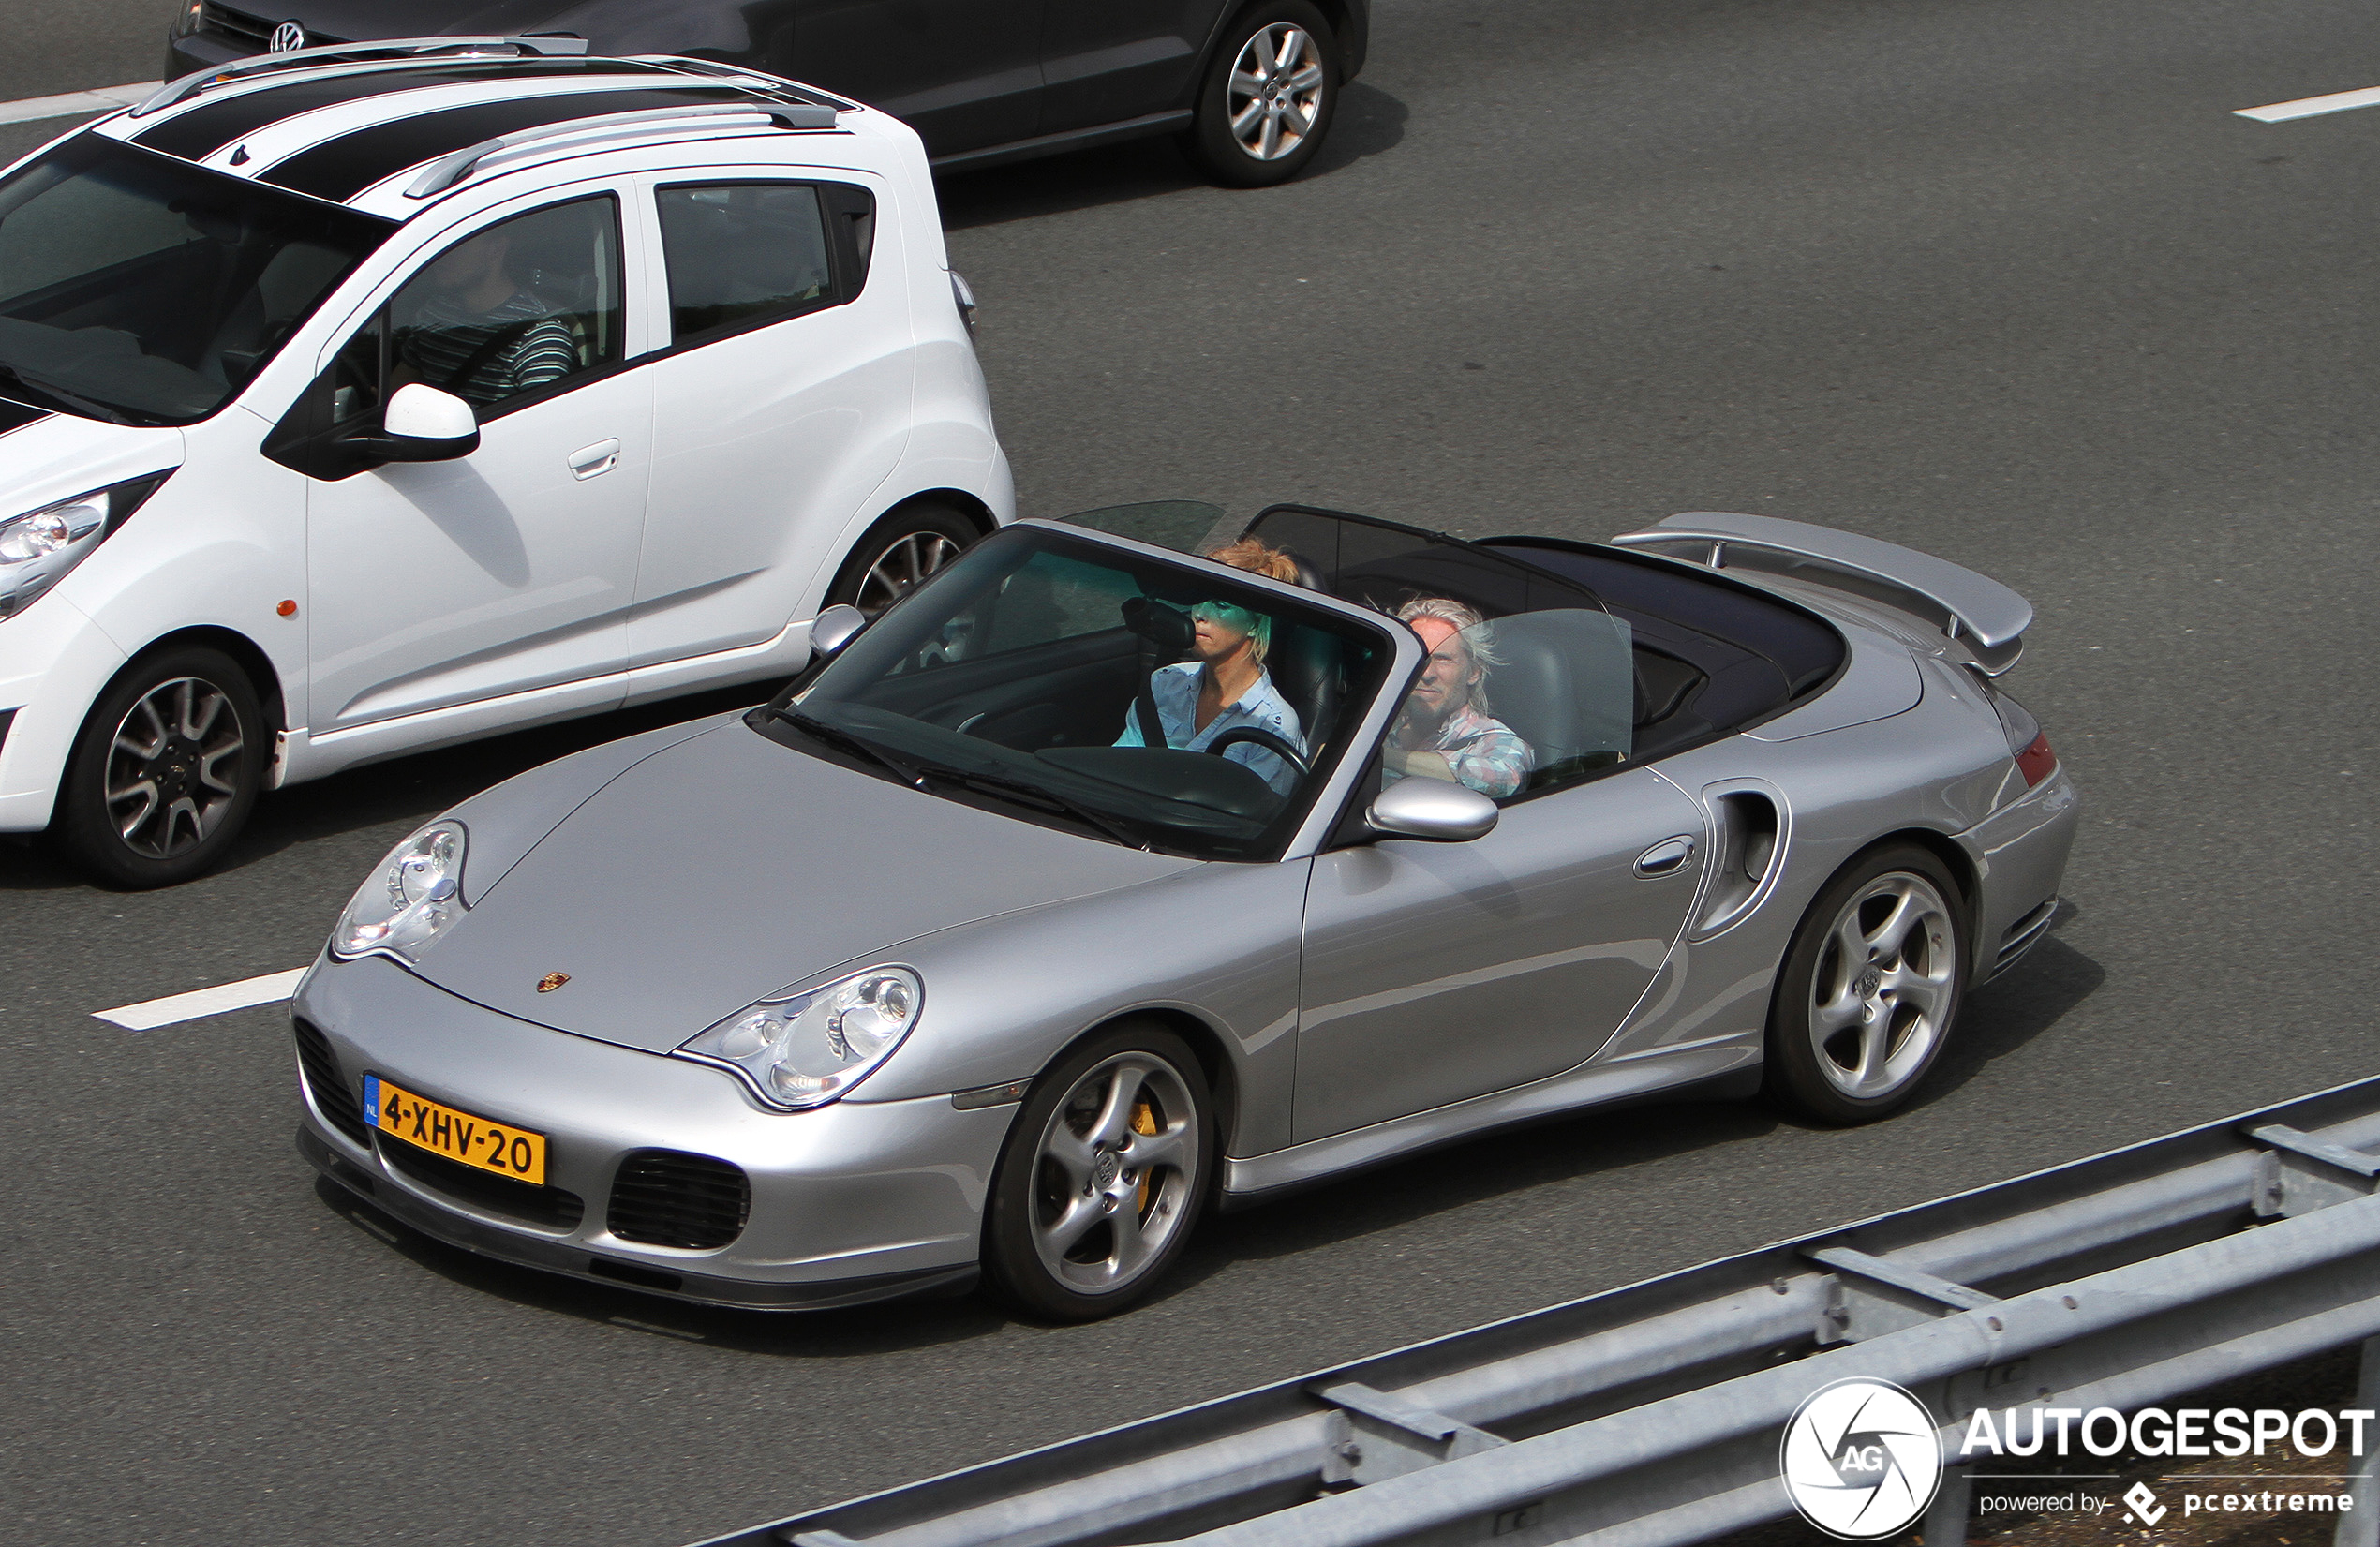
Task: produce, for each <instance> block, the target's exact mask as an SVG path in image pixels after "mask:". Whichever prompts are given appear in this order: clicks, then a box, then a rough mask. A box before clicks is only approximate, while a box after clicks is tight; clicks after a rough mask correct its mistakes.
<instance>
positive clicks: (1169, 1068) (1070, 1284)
mask: <svg viewBox="0 0 2380 1547" xmlns="http://www.w3.org/2000/svg"><path fill="white" fill-rule="evenodd" d="M1199 1143H1200V1138H1199V1122H1198V1114H1197V1108H1196V1107H1195V1106H1194V1105H1193V1104H1192V1101H1191V1097H1190V1088H1189V1086H1188V1085H1187V1084H1186V1083H1185V1082H1184V1081H1183V1078H1182V1076H1181V1074H1180V1073H1179V1072H1178V1071H1176V1070H1175V1068H1174V1067H1173V1065H1172V1064H1168V1063H1167V1062H1166V1061H1165V1060H1164V1059H1162V1058H1160V1057H1158V1056H1157V1055H1156V1054H1154V1053H1146V1052H1123V1053H1118V1054H1116V1055H1115V1056H1114V1057H1112V1058H1108V1059H1106V1060H1103V1061H1102V1062H1100V1063H1099V1064H1094V1065H1093V1066H1092V1067H1091V1068H1090V1069H1089V1070H1087V1071H1085V1073H1084V1074H1083V1076H1082V1078H1080V1079H1078V1080H1076V1081H1075V1084H1074V1088H1073V1089H1072V1090H1070V1091H1068V1092H1067V1093H1066V1094H1065V1098H1064V1100H1062V1101H1060V1102H1059V1103H1058V1105H1057V1108H1055V1109H1054V1110H1053V1111H1051V1112H1050V1114H1049V1123H1048V1125H1047V1126H1045V1127H1044V1128H1043V1130H1042V1134H1041V1145H1040V1150H1039V1153H1038V1154H1037V1155H1036V1156H1035V1159H1034V1189H1033V1244H1034V1253H1035V1254H1036V1255H1037V1256H1038V1257H1040V1259H1041V1266H1042V1269H1043V1271H1045V1272H1048V1273H1049V1276H1050V1278H1051V1279H1053V1280H1054V1281H1056V1282H1057V1283H1059V1284H1062V1285H1064V1287H1067V1288H1069V1289H1072V1290H1074V1291H1075V1292H1077V1293H1078V1294H1107V1293H1111V1292H1113V1291H1115V1290H1117V1289H1121V1288H1123V1287H1125V1286H1126V1285H1129V1284H1131V1283H1132V1282H1133V1281H1134V1280H1136V1279H1138V1277H1139V1276H1140V1275H1141V1274H1142V1273H1143V1272H1147V1271H1148V1268H1149V1266H1150V1264H1151V1263H1153V1262H1154V1261H1155V1260H1156V1259H1157V1257H1159V1256H1160V1255H1162V1254H1163V1253H1164V1251H1165V1250H1166V1247H1167V1246H1168V1244H1169V1243H1170V1242H1172V1240H1173V1238H1174V1236H1175V1235H1176V1234H1178V1233H1179V1232H1180V1231H1181V1229H1182V1226H1183V1221H1184V1220H1185V1219H1187V1218H1188V1217H1189V1215H1190V1204H1191V1197H1190V1181H1191V1178H1193V1177H1195V1176H1196V1175H1197V1174H1198V1145H1199Z"/></svg>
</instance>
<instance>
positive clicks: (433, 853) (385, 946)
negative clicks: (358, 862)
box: [331, 818, 465, 960]
mask: <svg viewBox="0 0 2380 1547" xmlns="http://www.w3.org/2000/svg"><path fill="white" fill-rule="evenodd" d="M464 841H465V835H464V832H463V825H462V824H461V823H459V822H450V821H447V820H445V819H443V818H441V819H440V820H439V821H436V822H433V823H431V824H430V825H429V826H426V827H424V828H423V829H422V830H421V831H420V832H417V833H415V834H414V835H413V836H412V837H410V838H409V839H407V840H405V841H404V842H402V843H399V844H398V845H397V846H396V847H395V848H394V849H391V850H390V851H389V852H388V857H387V858H386V859H383V860H381V861H380V863H379V865H378V866H377V867H375V868H374V870H373V871H372V874H371V876H370V878H369V879H368V880H366V881H365V882H364V885H361V886H359V887H357V888H356V890H355V896H354V897H353V898H352V899H351V900H350V901H349V902H348V905H347V912H345V913H343V914H341V915H339V926H338V928H337V929H336V930H333V931H332V934H331V954H332V955H333V956H335V957H337V958H339V959H341V960H347V959H351V958H354V957H359V956H363V955H364V954H366V953H368V952H371V951H387V952H390V953H392V954H394V955H395V956H399V957H403V958H406V959H411V957H412V954H413V953H414V952H415V951H418V950H420V949H421V948H422V947H423V946H424V945H428V944H429V943H430V942H431V941H433V940H436V939H437V938H438V937H439V935H440V934H442V933H444V932H445V930H446V928H447V926H448V925H450V924H453V923H454V921H455V920H456V919H458V918H460V917H462V916H463V900H462V898H461V897H459V896H458V895H456V894H457V893H458V892H459V891H460V890H461V888H462V885H463V846H464Z"/></svg>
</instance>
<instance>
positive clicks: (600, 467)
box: [570, 440, 619, 479]
mask: <svg viewBox="0 0 2380 1547" xmlns="http://www.w3.org/2000/svg"><path fill="white" fill-rule="evenodd" d="M570 464H571V476H572V477H573V478H577V479H588V478H593V477H595V476H596V475H597V474H599V473H607V472H609V471H611V470H612V469H614V468H617V467H618V466H619V442H618V441H617V440H598V441H596V442H595V444H593V445H591V446H583V447H581V448H580V449H579V450H577V451H574V452H573V453H571V454H570Z"/></svg>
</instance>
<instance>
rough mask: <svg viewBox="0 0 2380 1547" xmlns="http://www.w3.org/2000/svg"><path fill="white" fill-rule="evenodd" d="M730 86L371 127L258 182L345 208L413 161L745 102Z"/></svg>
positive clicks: (744, 93) (506, 105)
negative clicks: (603, 120) (579, 122)
mask: <svg viewBox="0 0 2380 1547" xmlns="http://www.w3.org/2000/svg"><path fill="white" fill-rule="evenodd" d="M751 100H752V94H751V92H750V91H748V90H745V89H743V88H740V87H736V86H672V87H662V88H647V89H644V90H637V89H631V90H627V91H587V92H569V93H565V94H562V95H559V96H554V97H513V98H512V99H510V100H508V101H503V102H480V103H475V104H474V105H472V106H470V107H468V108H448V109H446V110H445V111H443V112H425V113H421V114H418V115H416V116H414V117H411V118H399V119H396V120H394V121H393V122H391V123H386V124H377V125H375V126H372V127H370V128H368V129H358V130H356V131H355V132H354V133H352V134H345V135H341V136H340V137H339V138H337V139H336V140H331V141H325V142H323V143H322V144H320V145H316V146H314V147H313V148H312V149H310V150H304V151H300V152H299V153H298V154H297V155H295V156H290V157H288V158H287V159H286V160H283V161H281V162H279V163H278V164H276V165H275V167H274V168H273V169H272V170H271V171H268V172H266V173H265V174H264V176H263V177H262V178H261V179H260V181H262V182H266V183H271V184H273V185H274V186H276V187H284V188H287V189H289V190H290V192H292V193H305V194H311V195H313V196H314V197H315V198H317V199H328V200H330V201H333V202H335V203H340V204H344V203H346V202H347V201H349V200H350V199H352V198H354V197H355V196H356V195H357V194H359V193H362V192H363V191H364V189H365V188H368V187H370V186H372V185H373V184H375V183H378V182H379V181H380V180H381V179H383V178H385V177H390V176H394V174H395V173H397V172H400V171H404V170H405V169H406V168H408V167H409V166H412V165H414V164H415V163H417V162H422V161H427V160H431V159H433V158H434V157H437V156H446V155H449V154H451V153H453V152H454V151H459V150H462V149H464V148H466V147H467V146H470V145H476V144H478V143H479V142H480V141H483V140H493V139H495V138H496V137H497V136H498V135H499V134H511V133H513V132H514V131H516V130H519V129H526V128H533V127H536V126H540V125H543V124H564V123H568V122H570V121H571V120H572V119H574V118H593V117H597V116H599V115H601V114H603V113H608V112H647V111H649V110H651V109H654V108H684V107H695V106H700V105H704V104H707V103H712V102H749V101H751Z"/></svg>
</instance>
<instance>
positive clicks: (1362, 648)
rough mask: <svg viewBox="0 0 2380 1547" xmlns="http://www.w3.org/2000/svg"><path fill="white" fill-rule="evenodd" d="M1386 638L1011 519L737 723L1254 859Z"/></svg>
mask: <svg viewBox="0 0 2380 1547" xmlns="http://www.w3.org/2000/svg"><path fill="white" fill-rule="evenodd" d="M1389 627H1391V625H1389V624H1387V622H1386V620H1385V619H1384V620H1383V621H1382V623H1381V624H1380V625H1376V626H1375V625H1367V624H1365V623H1362V622H1360V621H1357V620H1355V619H1351V618H1349V617H1346V616H1345V615H1343V614H1340V613H1335V612H1332V611H1331V610H1329V609H1327V608H1325V607H1322V606H1310V605H1307V604H1304V603H1302V602H1299V601H1298V600H1297V597H1296V594H1295V593H1294V592H1285V591H1282V590H1280V589H1277V588H1259V587H1257V586H1255V585H1250V584H1242V583H1240V582H1238V581H1236V580H1235V579H1234V578H1232V576H1231V574H1230V573H1229V572H1227V571H1218V570H1216V569H1214V568H1211V567H1209V566H1204V565H1197V566H1194V565H1189V564H1183V563H1172V562H1168V561H1165V560H1161V559H1149V558H1139V557H1137V556H1135V555H1131V554H1128V553H1123V552H1121V551H1119V550H1116V549H1113V548H1110V547H1108V546H1106V545H1104V544H1101V543H1095V542H1086V541H1082V540H1079V539H1077V538H1073V537H1069V536H1065V535H1063V534H1060V533H1057V532H1052V531H1049V530H1046V529H1040V528H1009V529H1008V530H1006V531H1004V532H1002V533H1000V534H998V535H997V536H994V537H992V538H989V539H988V540H986V541H985V542H984V543H981V544H979V545H978V546H976V547H975V548H974V549H973V550H971V551H970V552H969V553H968V554H967V555H966V557H965V558H961V559H960V560H959V562H958V563H956V564H954V565H952V566H951V567H950V568H949V569H948V570H946V571H945V572H943V573H941V574H938V575H936V576H935V577H934V578H933V579H932V581H931V582H930V583H929V584H927V585H925V586H923V587H920V588H918V589H917V590H916V591H915V592H913V593H912V594H911V595H910V596H908V597H907V598H905V599H903V600H902V601H901V602H900V603H899V604H898V605H896V606H894V607H892V608H891V609H889V610H888V611H887V612H886V613H885V615H884V617H882V618H881V619H879V620H878V621H877V622H876V623H875V624H874V625H873V626H872V627H870V629H869V630H868V631H867V632H864V633H862V634H861V635H860V636H859V637H858V638H857V639H855V640H854V641H853V642H852V644H851V645H850V646H849V647H846V648H845V649H844V651H843V652H842V654H840V655H839V656H838V657H836V658H835V659H834V661H833V662H831V663H829V664H828V665H827V666H826V668H825V669H824V670H823V671H822V672H821V673H820V674H819V675H818V676H817V677H816V679H815V680H814V681H813V682H811V684H810V685H809V687H808V688H807V690H806V691H804V692H801V693H800V694H799V696H798V697H796V698H792V699H790V700H781V701H780V702H779V703H777V704H773V705H771V706H769V707H766V709H763V710H761V711H758V712H756V713H755V715H754V717H753V720H752V723H753V725H754V728H755V729H758V730H760V731H762V732H763V733H764V734H766V735H768V736H773V737H775V738H777V739H779V740H781V741H783V742H785V743H786V744H787V745H789V746H800V747H802V748H803V749H804V750H806V751H815V752H824V753H826V754H827V755H833V756H837V757H840V758H844V759H847V760H850V761H854V762H858V763H860V764H862V765H863V766H870V765H872V766H874V767H875V769H876V771H880V772H884V773H886V774H888V775H889V776H891V777H896V778H900V779H901V780H902V781H904V782H915V783H916V784H917V785H918V787H920V788H921V789H925V790H928V791H930V792H931V793H933V794H936V795H939V796H945V797H947V798H951V799H957V800H963V801H966V802H967V803H969V804H974V805H982V806H987V807H989V808H993V809H999V810H1002V811H1004V812H1005V813H1007V814H1011V815H1015V816H1019V817H1021V818H1023V819H1025V820H1029V821H1035V822H1041V823H1044V824H1046V825H1049V826H1061V827H1066V828H1069V829H1072V830H1079V831H1085V832H1089V833H1093V834H1096V835H1098V836H1102V837H1106V838H1108V839H1112V840H1116V841H1119V842H1123V843H1129V844H1133V845H1135V846H1146V847H1149V848H1152V849H1156V850H1162V851H1166V852H1169V853H1175V854H1184V855H1193V856H1196V857H1198V858H1206V859H1268V858H1272V857H1274V856H1275V855H1278V853H1279V852H1280V851H1281V849H1282V847H1283V846H1284V845H1286V843H1287V840H1288V839H1289V837H1290V836H1291V834H1292V833H1293V832H1294V831H1295V829H1296V826H1297V824H1298V821H1299V819H1300V817H1301V816H1302V814H1303V812H1304V811H1305V810H1306V809H1307V808H1308V807H1309V806H1310V805H1311V804H1312V802H1313V799H1314V797H1315V796H1316V794H1318V793H1319V791H1320V789H1321V787H1322V785H1323V784H1324V783H1325V782H1326V781H1327V780H1328V778H1329V776H1330V773H1331V769H1332V768H1333V767H1334V766H1336V764H1337V762H1338V760H1339V758H1340V757H1341V756H1342V755H1343V754H1344V753H1345V752H1346V743H1347V738H1348V737H1349V736H1351V735H1352V734H1353V732H1354V731H1355V730H1356V729H1357V727H1358V726H1359V725H1360V723H1361V721H1362V719H1363V717H1364V713H1365V711H1366V710H1367V709H1368V708H1369V707H1371V706H1372V704H1373V703H1374V702H1375V700H1376V695H1377V694H1378V693H1379V692H1380V690H1381V684H1382V679H1383V677H1384V675H1385V673H1386V671H1387V669H1388V666H1389V663H1390V662H1391V661H1392V660H1393V659H1394V646H1393V643H1392V639H1391V635H1390V634H1389V633H1388V632H1387V629H1388V628H1389Z"/></svg>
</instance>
